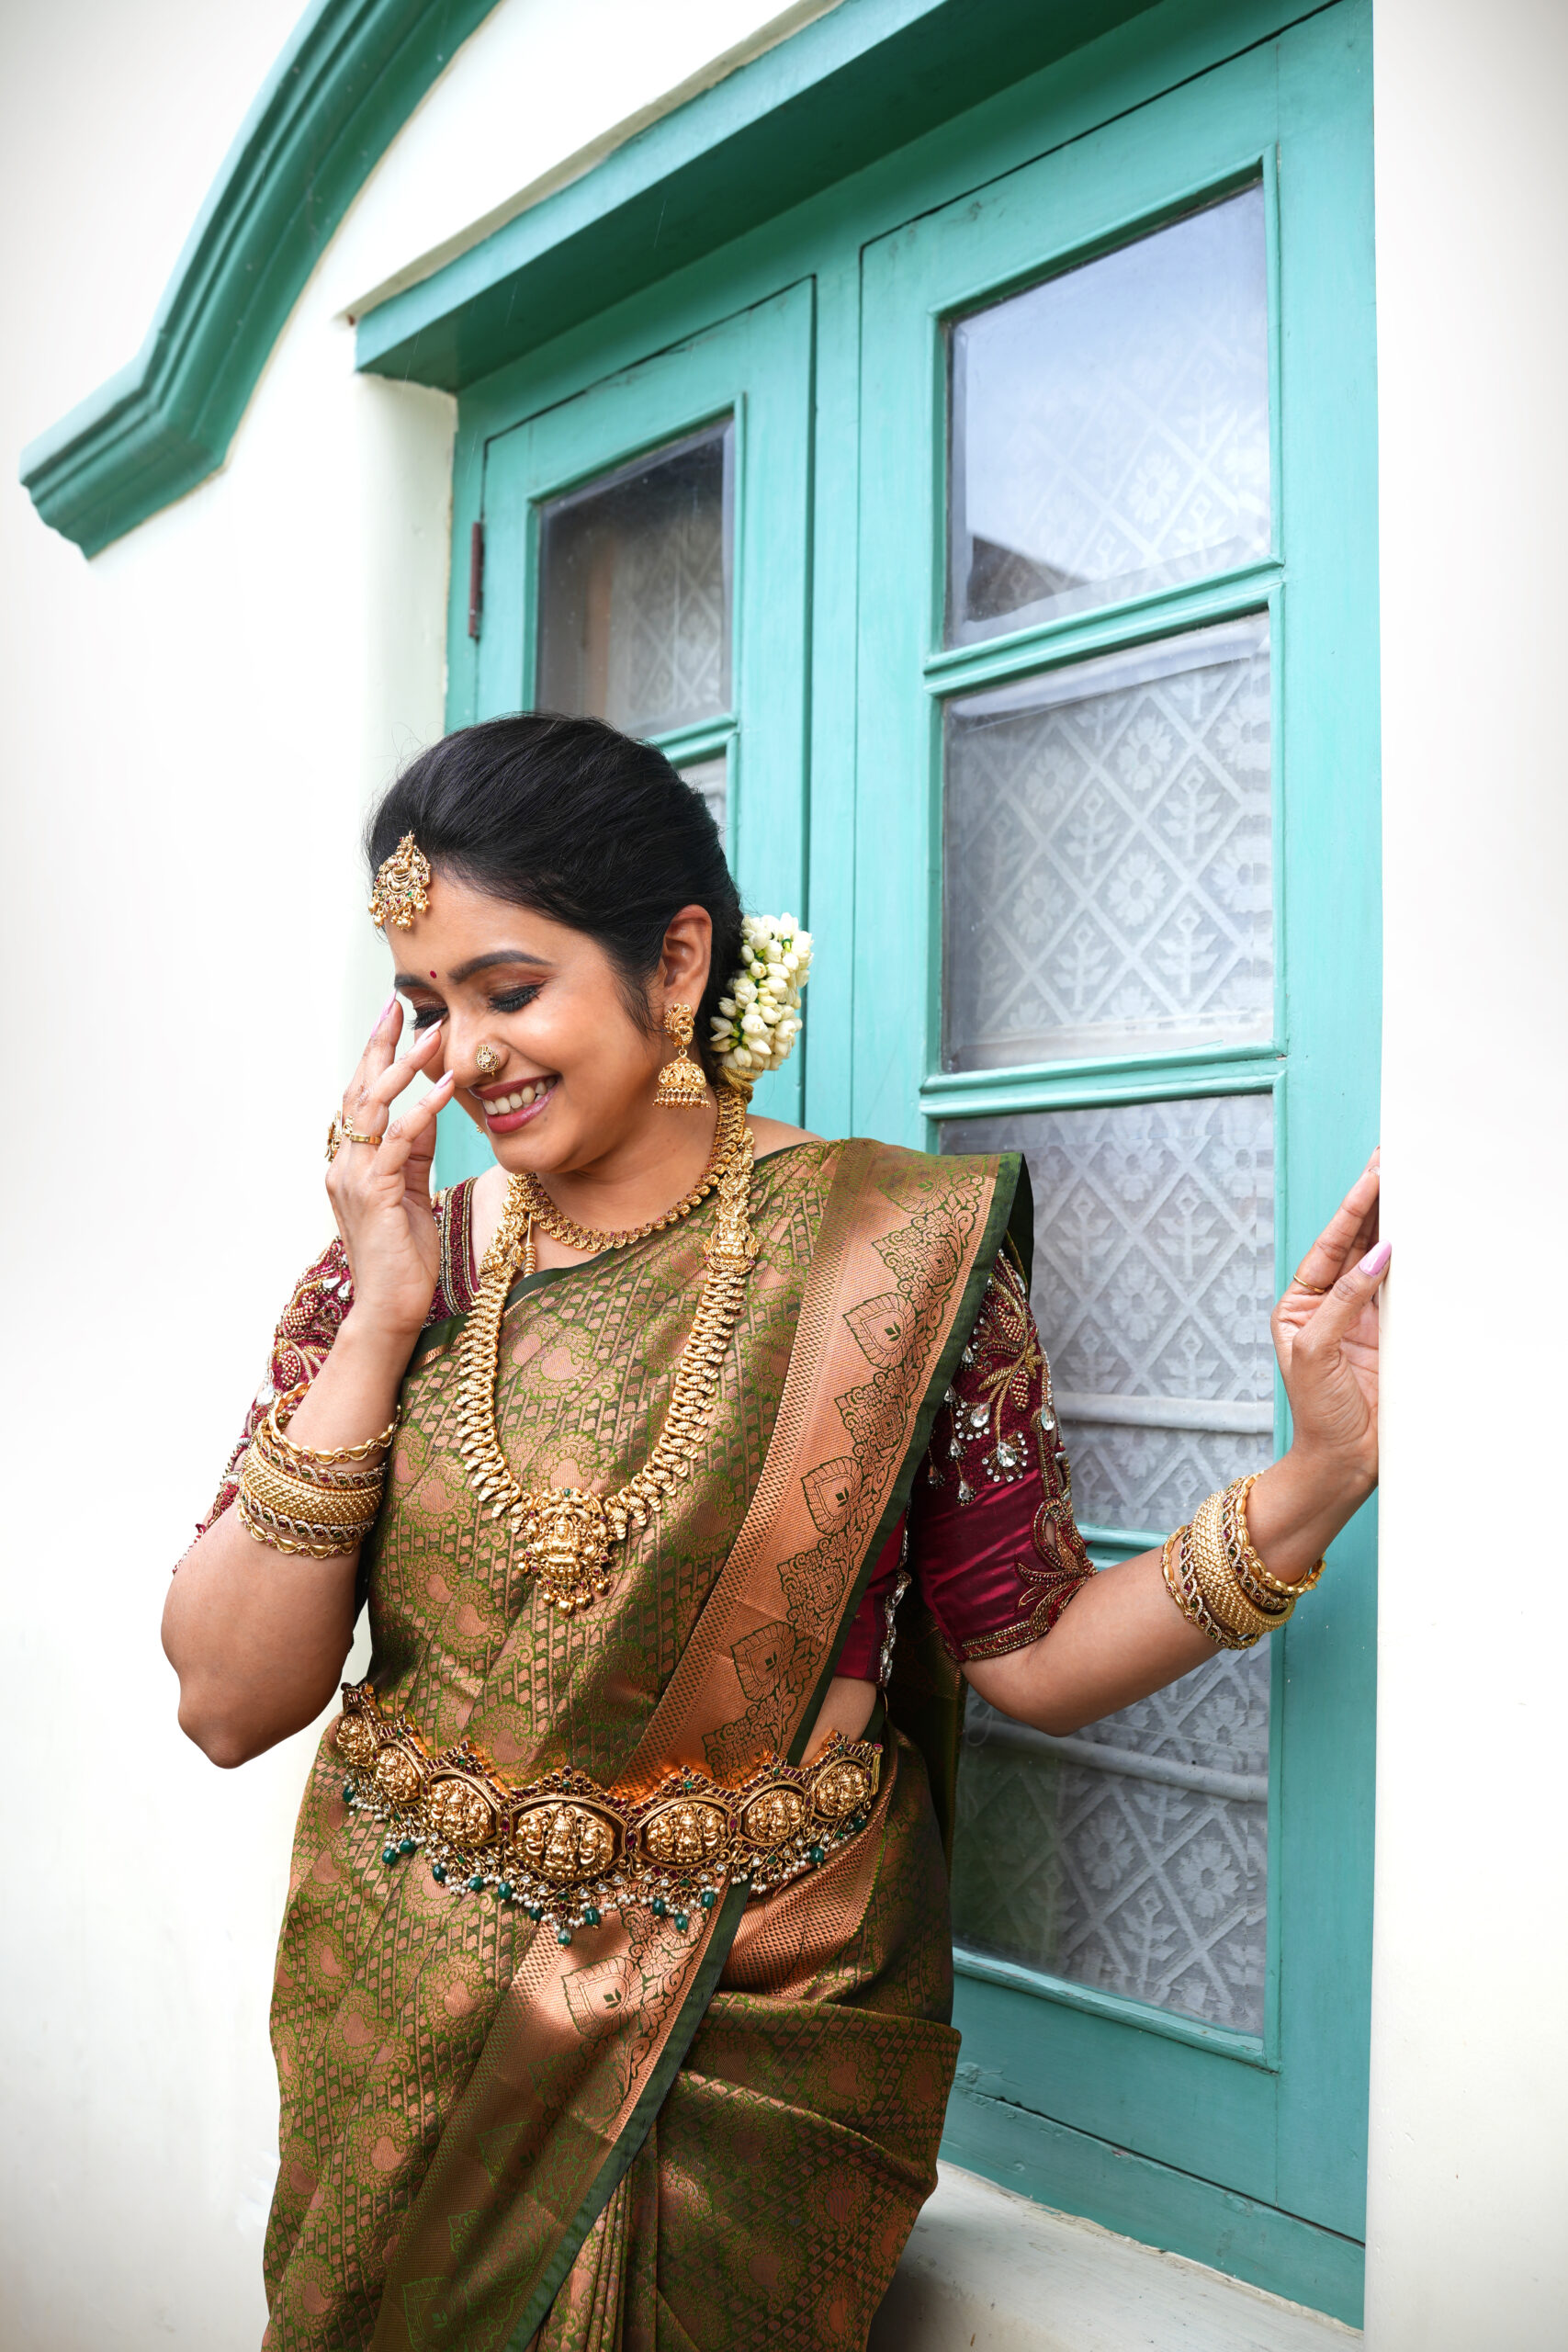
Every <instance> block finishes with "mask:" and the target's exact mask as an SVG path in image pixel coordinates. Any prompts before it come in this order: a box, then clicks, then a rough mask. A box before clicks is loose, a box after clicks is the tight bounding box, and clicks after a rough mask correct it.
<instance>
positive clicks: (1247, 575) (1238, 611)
mask: <svg viewBox="0 0 1568 2352" xmlns="http://www.w3.org/2000/svg"><path fill="white" fill-rule="evenodd" d="M1279 577H1280V561H1279V559H1278V557H1276V556H1265V557H1264V558H1262V559H1261V560H1260V561H1258V562H1257V563H1247V564H1242V565H1239V566H1238V567H1237V569H1236V570H1235V571H1222V572H1217V573H1215V574H1214V575H1213V578H1211V579H1206V580H1203V581H1200V582H1191V583H1190V584H1189V583H1184V584H1183V585H1181V586H1180V587H1177V588H1156V589H1151V590H1150V591H1149V593H1148V594H1147V595H1146V596H1129V597H1127V598H1126V599H1125V600H1124V601H1123V602H1122V603H1120V604H1113V605H1098V606H1097V607H1096V608H1095V610H1094V611H1093V612H1092V613H1069V614H1067V615H1066V617H1065V618H1063V619H1060V620H1054V621H1039V622H1037V623H1036V624H1035V626H1034V627H1033V628H1021V629H1012V630H1010V631H1009V632H1008V634H1007V635H1006V636H1005V637H988V638H986V639H984V640H983V641H982V642H981V643H980V644H978V645H950V646H944V647H943V648H942V650H941V651H940V652H935V653H931V654H929V655H928V656H927V658H926V664H925V673H926V684H927V685H928V686H929V687H930V688H931V692H932V693H933V694H939V695H943V696H944V697H945V696H947V695H962V694H973V693H975V692H976V690H977V689H978V688H979V687H982V686H990V685H997V684H1000V683H1001V682H1002V681H1003V680H1005V679H1009V678H1016V677H1019V676H1020V675H1026V674H1027V673H1029V672H1030V671H1032V670H1056V669H1061V668H1064V667H1065V666H1066V664H1067V663H1068V662H1081V661H1083V660H1084V659H1085V658H1086V656H1088V655H1090V654H1094V653H1100V652H1102V651H1105V650H1111V649H1114V650H1116V651H1118V652H1120V651H1121V650H1122V649H1123V648H1124V647H1126V646H1129V645H1144V644H1147V643H1149V642H1150V641H1151V640H1152V639H1157V638H1166V637H1179V635H1180V634H1181V633H1182V631H1183V630H1185V629H1191V628H1208V627H1209V626H1210V624H1211V623H1213V622H1214V621H1229V620H1239V619H1241V618H1242V617H1243V616H1245V615H1247V614H1248V613H1256V612H1261V611H1263V610H1264V609H1265V608H1266V606H1267V605H1268V602H1269V590H1270V589H1271V588H1272V587H1273V585H1274V583H1275V582H1276V581H1277V580H1278V579H1279Z"/></svg>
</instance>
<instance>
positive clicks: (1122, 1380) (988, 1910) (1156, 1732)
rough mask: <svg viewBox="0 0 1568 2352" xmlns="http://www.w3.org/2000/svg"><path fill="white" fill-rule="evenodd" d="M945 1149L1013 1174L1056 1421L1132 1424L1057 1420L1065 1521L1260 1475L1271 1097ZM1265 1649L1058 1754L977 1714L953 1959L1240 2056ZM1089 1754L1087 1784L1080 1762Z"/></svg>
mask: <svg viewBox="0 0 1568 2352" xmlns="http://www.w3.org/2000/svg"><path fill="white" fill-rule="evenodd" d="M941 1140H942V1148H943V1149H945V1150H959V1151H997V1150H1021V1151H1022V1152H1023V1153H1024V1155H1025V1157H1026V1159H1027V1161H1028V1165H1029V1170H1030V1178H1031V1182H1032V1187H1033V1194H1034V1231H1035V1254H1034V1267H1033V1280H1032V1301H1033V1306H1034V1312H1035V1317H1036V1319H1037V1321H1038V1323H1039V1326H1040V1331H1041V1337H1042V1340H1043V1343H1044V1346H1045V1351H1046V1354H1047V1356H1048V1358H1049V1359H1050V1363H1051V1368H1052V1380H1053V1393H1054V1395H1055V1397H1056V1398H1057V1402H1058V1409H1060V1408H1061V1399H1062V1398H1063V1397H1072V1398H1074V1399H1075V1401H1077V1402H1079V1403H1083V1402H1091V1401H1096V1400H1098V1401H1099V1402H1100V1408H1101V1411H1102V1413H1103V1411H1104V1410H1105V1401H1104V1400H1106V1399H1111V1400H1112V1404H1111V1409H1112V1410H1115V1409H1116V1408H1117V1406H1118V1405H1119V1404H1120V1403H1121V1401H1122V1400H1132V1402H1133V1405H1134V1410H1135V1412H1136V1415H1137V1418H1136V1419H1134V1420H1122V1421H1117V1420H1108V1419H1070V1418H1069V1417H1068V1416H1067V1415H1066V1413H1064V1414H1063V1426H1064V1431H1065V1434H1066V1440H1067V1445H1068V1452H1069V1455H1070V1459H1071V1462H1072V1469H1073V1495H1074V1504H1075V1509H1076V1510H1077V1516H1078V1518H1079V1520H1080V1521H1083V1522H1084V1523H1086V1524H1089V1525H1098V1526H1103V1527H1112V1528H1113V1527H1125V1528H1135V1527H1158V1528H1162V1529H1168V1528H1170V1527H1174V1526H1178V1525H1179V1524H1180V1523H1181V1522H1182V1521H1185V1520H1187V1519H1189V1518H1190V1516H1191V1514H1192V1511H1193V1510H1194V1509H1195V1508H1196V1506H1197V1504H1198V1503H1199V1502H1200V1501H1201V1499H1202V1498H1203V1496H1204V1495H1206V1494H1208V1493H1210V1492H1211V1491H1212V1490H1213V1488H1214V1487H1220V1486H1224V1484H1226V1483H1227V1482H1228V1481H1229V1480H1230V1479H1231V1478H1233V1477H1235V1476H1239V1475H1241V1474H1242V1473H1243V1472H1244V1471H1246V1470H1248V1469H1255V1468H1261V1467H1262V1466H1263V1464H1264V1463H1265V1462H1267V1461H1268V1460H1269V1457H1270V1454H1271V1451H1272V1447H1271V1443H1270V1440H1269V1436H1268V1435H1267V1434H1265V1433H1262V1432H1260V1431H1258V1430H1257V1429H1256V1427H1255V1424H1256V1422H1257V1420H1258V1419H1259V1418H1260V1417H1261V1411H1262V1410H1263V1409H1265V1408H1267V1406H1268V1404H1269V1400H1271V1398H1272V1395H1273V1369H1272V1366H1273V1357H1272V1349H1271V1346H1270V1342H1269V1306H1270V1304H1271V1300H1272V1294H1273V1274H1274V1211H1273V1182H1274V1146H1273V1103H1272V1099H1271V1097H1269V1095H1267V1094H1253V1095H1235V1096H1229V1097H1224V1096H1222V1097H1217V1098H1213V1099H1201V1100H1191V1101H1179V1102H1174V1103H1119V1104H1112V1105H1107V1106H1104V1107H1100V1108H1096V1109H1093V1110H1076V1111H1058V1112H1034V1113H1027V1114H1014V1115H1010V1116H1006V1117H998V1118H986V1119H967V1120H959V1119H954V1120H950V1121H948V1122H946V1123H945V1124H944V1125H943V1127H942V1136H941ZM1226 1408H1229V1409H1228V1410H1227V1409H1226ZM1205 1421H1207V1422H1209V1423H1211V1424H1213V1422H1215V1421H1218V1422H1219V1423H1220V1424H1221V1426H1219V1427H1217V1428H1216V1427H1213V1426H1209V1427H1204V1426H1203V1424H1204V1422H1205ZM1227 1421H1228V1422H1230V1423H1231V1424H1233V1426H1230V1427H1226V1426H1224V1423H1226V1422H1227ZM1235 1424H1239V1425H1240V1426H1235ZM1267 1649H1268V1645H1267V1643H1264V1644H1260V1645H1259V1646H1258V1649H1257V1650H1254V1651H1250V1652H1246V1653H1234V1652H1232V1653H1226V1654H1224V1655H1222V1656H1220V1657H1215V1658H1213V1659H1210V1660H1208V1661H1206V1662H1205V1663H1204V1664H1203V1665H1202V1666H1201V1667H1200V1668H1197V1669H1195V1671H1194V1672H1192V1673H1190V1674H1189V1675H1185V1676H1183V1677H1182V1679H1180V1680H1179V1681H1178V1682H1176V1683H1174V1684H1172V1685H1171V1686H1170V1688H1169V1689H1168V1690H1167V1691H1160V1692H1157V1693H1156V1695H1155V1696H1154V1697H1153V1698H1152V1699H1147V1700H1144V1701H1142V1702H1139V1704H1138V1705H1137V1706H1134V1707H1129V1708H1126V1709H1123V1710H1122V1712H1121V1713H1118V1714H1116V1715H1111V1716H1109V1717H1107V1718H1106V1719H1105V1721H1104V1722H1102V1723H1100V1724H1091V1725H1090V1726H1089V1728H1088V1729H1087V1730H1086V1731H1085V1732H1083V1733H1082V1734H1081V1735H1080V1736H1079V1737H1078V1738H1077V1740H1076V1741H1074V1742H1072V1743H1070V1744H1069V1746H1070V1748H1071V1750H1072V1753H1071V1754H1068V1755H1065V1754H1063V1753H1062V1752H1061V1750H1060V1744H1057V1746H1056V1748H1055V1751H1054V1752H1052V1750H1051V1744H1050V1743H1047V1742H1043V1741H1041V1740H1039V1739H1038V1738H1037V1737H1033V1736H1031V1735H1028V1734H1024V1735H1023V1736H1022V1737H1021V1738H1020V1737H1019V1736H1018V1735H1017V1734H1016V1733H1015V1732H1013V1731H1012V1730H1011V1729H1010V1727H1009V1726H1007V1725H1006V1724H1003V1723H1002V1722H1001V1719H1000V1718H994V1717H992V1716H991V1714H990V1712H989V1711H988V1710H984V1709H982V1708H981V1707H980V1705H979V1702H977V1701H976V1700H975V1699H973V1698H972V1699H971V1702H970V1721H969V1726H968V1730H967V1732H966V1736H965V1745H964V1757H963V1762H962V1767H961V1770H960V1775H959V1844H958V1849H957V1860H956V1862H955V1869H954V1913H953V1917H954V1932H955V1935H956V1938H957V1940H958V1941H959V1942H960V1943H961V1944H964V1945H967V1946H970V1947H971V1948H973V1949H974V1950H976V1951H982V1952H991V1953H994V1954H997V1955H998V1956H1000V1957H1003V1958H1006V1959H1009V1960H1014V1961H1018V1962H1021V1963H1022V1964H1024V1965H1026V1966H1030V1967H1033V1968H1036V1969H1040V1970H1042V1971H1043V1972H1045V1973H1049V1974H1052V1975H1055V1976H1059V1977H1063V1978H1066V1979H1067V1980H1068V1981H1070V1982H1074V1983H1078V1984H1083V1985H1093V1986H1096V1987H1098V1988H1099V1989H1100V1990H1102V1991H1106V1992H1111V1993H1117V1994H1120V1995H1122V1996H1125V1997H1126V1998H1128V1999H1131V2000H1138V2001H1148V2002H1153V2003H1155V2004H1156V2006H1159V2007H1167V2008H1170V2009H1172V2010H1176V2011H1179V2013H1181V2014H1182V2015H1184V2016H1190V2017H1195V2018H1204V2019H1206V2020H1207V2021H1209V2022H1210V2023H1213V2024H1218V2025H1224V2026H1227V2027H1230V2028H1232V2029H1234V2030H1237V2031H1241V2032H1247V2033H1257V2032H1259V2031H1261V2021H1262V2001H1263V1975H1264V1966H1265V1960H1266V1953H1267V1916H1266V1892H1265V1890H1266V1881H1267V1863H1268V1850H1267V1849H1268V1788H1267V1773H1268V1747H1269V1670H1268V1659H1267ZM1094 1745H1099V1746H1103V1747H1105V1748H1106V1750H1107V1759H1106V1765H1105V1767H1104V1768H1103V1769H1099V1768H1097V1767H1096V1765H1095V1764H1094V1763H1093V1761H1092V1759H1090V1760H1086V1759H1085V1758H1084V1755H1083V1753H1082V1751H1083V1748H1084V1747H1086V1746H1094ZM1128 1758H1138V1759H1144V1761H1143V1763H1142V1766H1141V1769H1137V1770H1133V1769H1129V1765H1128V1762H1127V1759H1128ZM1155 1764H1157V1765H1158V1767H1159V1768H1160V1769H1159V1770H1158V1771H1156V1770H1153V1766H1154V1765H1155ZM1216 1775H1217V1776H1218V1778H1219V1782H1220V1783H1221V1784H1218V1785H1217V1784H1216V1777H1215V1776H1216Z"/></svg>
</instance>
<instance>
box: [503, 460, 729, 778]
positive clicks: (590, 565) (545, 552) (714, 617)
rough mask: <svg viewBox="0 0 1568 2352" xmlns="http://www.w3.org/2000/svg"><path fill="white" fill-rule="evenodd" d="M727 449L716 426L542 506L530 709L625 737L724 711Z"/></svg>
mask: <svg viewBox="0 0 1568 2352" xmlns="http://www.w3.org/2000/svg"><path fill="white" fill-rule="evenodd" d="M733 442H734V428H733V426H731V425H730V424H720V425H716V426H714V427H713V429H712V430H711V431H708V432H705V433H699V434H696V435H693V436H692V437H691V438H690V439H688V440H684V441H680V442H676V443H674V444H672V445H671V447H668V448H665V449H660V450H658V451H656V452H655V453H654V454H653V455H652V456H651V457H646V458H637V460H636V461H635V462H634V463H633V464H631V465H629V466H623V467H622V468H621V469H619V470H618V471H616V472H615V473H612V474H606V475H603V476H601V477H600V479H599V480H598V481H593V482H590V483H589V484H588V485H587V486H586V488H584V489H581V490H574V491H572V492H569V493H568V495H567V496H565V497H564V498H558V499H553V500H552V501H551V502H550V503H549V504H547V506H546V507H545V508H544V509H543V511H542V514H541V517H540V524H541V527H540V537H539V661H538V687H537V694H536V702H537V705H538V707H539V708H540V709H541V710H564V711H570V712H573V713H582V714H586V715H588V716H591V717H592V718H607V719H608V720H609V721H610V723H611V725H612V726H613V727H619V728H621V729H624V730H625V731H626V733H627V734H630V735H658V734H661V733H664V732H665V731H667V730H668V729H671V728H674V727H687V726H690V725H692V724H693V723H694V722H696V721H700V720H702V719H705V718H720V717H722V716H723V714H724V713H725V712H726V711H728V707H729V698H730V680H729V673H730V601H731V600H730V572H731V541H732V537H733V530H732V519H731V503H732V502H731V497H730V477H731V466H732V455H733Z"/></svg>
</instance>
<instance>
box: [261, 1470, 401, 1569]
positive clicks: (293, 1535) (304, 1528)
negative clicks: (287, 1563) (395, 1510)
mask: <svg viewBox="0 0 1568 2352" xmlns="http://www.w3.org/2000/svg"><path fill="white" fill-rule="evenodd" d="M236 1508H237V1510H238V1511H239V1514H240V1523H241V1525H242V1526H243V1528H244V1530H245V1532H246V1534H247V1535H251V1536H254V1539H255V1541H256V1542H257V1543H258V1544H265V1546H266V1548H267V1550H268V1551H269V1552H288V1553H293V1554H298V1555H299V1556H301V1557H303V1558H305V1559H309V1560H338V1559H343V1558H344V1557H345V1556H346V1555H348V1554H349V1553H352V1552H356V1551H357V1550H358V1549H359V1546H360V1544H363V1543H364V1541H365V1539H366V1537H367V1535H368V1534H369V1533H370V1532H371V1529H372V1528H373V1527H374V1526H375V1524H376V1522H375V1521H374V1520H369V1521H367V1522H366V1524H365V1525H364V1526H363V1527H359V1528H352V1527H344V1528H329V1527H316V1526H313V1525H312V1524H311V1523H310V1521H308V1520H280V1519H279V1518H278V1517H277V1516H276V1513H274V1512H272V1511H264V1510H260V1509H259V1508H258V1507H257V1506H256V1505H255V1504H254V1503H253V1502H252V1501H251V1499H250V1497H249V1496H248V1495H247V1494H246V1493H245V1491H244V1489H243V1487H242V1488H241V1490H240V1498H239V1502H238V1504H237V1506H236Z"/></svg>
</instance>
